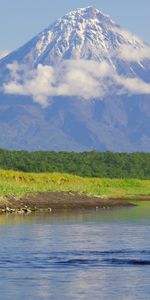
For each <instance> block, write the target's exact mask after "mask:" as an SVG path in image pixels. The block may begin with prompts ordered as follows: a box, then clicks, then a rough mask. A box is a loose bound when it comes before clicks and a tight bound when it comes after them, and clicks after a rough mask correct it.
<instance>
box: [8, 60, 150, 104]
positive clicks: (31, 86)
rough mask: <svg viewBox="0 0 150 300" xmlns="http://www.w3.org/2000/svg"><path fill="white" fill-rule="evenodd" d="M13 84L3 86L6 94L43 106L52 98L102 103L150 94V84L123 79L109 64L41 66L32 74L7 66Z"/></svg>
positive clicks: (69, 62)
mask: <svg viewBox="0 0 150 300" xmlns="http://www.w3.org/2000/svg"><path fill="white" fill-rule="evenodd" d="M7 67H8V69H9V71H10V80H9V81H8V82H7V83H4V85H3V91H4V92H5V93H6V94H17V95H24V96H31V97H32V98H33V100H34V101H35V102H37V103H39V104H40V105H42V106H47V105H48V103H49V102H48V101H49V100H48V99H49V97H55V96H75V97H80V98H84V99H86V100H88V99H89V100H90V99H93V98H98V99H100V100H101V99H103V97H105V96H106V95H107V94H112V93H113V91H114V88H115V87H116V85H119V86H120V88H121V89H116V90H115V92H116V93H120V92H121V93H130V94H150V84H149V83H146V82H144V81H142V80H141V79H139V78H136V77H135V78H131V77H129V78H128V77H123V76H120V75H119V74H118V73H117V72H116V71H114V70H113V68H112V67H111V66H110V65H109V64H108V63H107V62H106V61H102V62H100V63H99V62H95V61H87V60H65V61H63V62H61V63H59V65H56V66H55V67H52V66H44V65H40V64H39V65H38V67H37V68H36V69H35V70H29V69H28V68H27V67H26V66H25V65H19V64H18V63H16V62H14V63H13V64H11V65H8V66H7Z"/></svg>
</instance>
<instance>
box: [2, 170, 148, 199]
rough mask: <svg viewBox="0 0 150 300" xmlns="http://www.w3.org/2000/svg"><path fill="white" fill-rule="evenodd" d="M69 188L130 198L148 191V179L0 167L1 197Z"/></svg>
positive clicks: (101, 194)
mask: <svg viewBox="0 0 150 300" xmlns="http://www.w3.org/2000/svg"><path fill="white" fill-rule="evenodd" d="M47 191H59V192H60V191H72V192H79V193H85V194H87V195H93V196H94V195H95V196H104V197H114V198H120V197H121V198H130V197H133V196H134V197H135V196H136V195H139V194H144V195H148V194H150V180H137V179H107V178H104V179H98V178H82V177H79V176H74V175H68V174H59V173H50V174H47V173H40V174H37V173H36V174H35V173H23V172H16V171H5V170H0V199H1V201H3V199H4V198H6V197H9V196H13V195H14V196H16V197H17V196H18V197H20V196H23V195H25V194H27V193H38V192H47Z"/></svg>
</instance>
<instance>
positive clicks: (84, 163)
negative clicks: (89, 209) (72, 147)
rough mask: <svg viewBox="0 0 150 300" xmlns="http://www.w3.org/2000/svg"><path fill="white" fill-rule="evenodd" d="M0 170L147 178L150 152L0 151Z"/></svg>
mask: <svg viewBox="0 0 150 300" xmlns="http://www.w3.org/2000/svg"><path fill="white" fill-rule="evenodd" d="M0 169H5V170H17V171H23V172H35V173H40V172H42V173H52V172H59V173H68V174H74V175H79V176H82V177H98V178H139V179H150V153H143V152H141V153H140V152H137V153H112V152H109V151H108V152H95V151H92V152H82V153H75V152H49V151H48V152H42V151H39V152H38V151H37V152H27V151H8V150H4V149H0Z"/></svg>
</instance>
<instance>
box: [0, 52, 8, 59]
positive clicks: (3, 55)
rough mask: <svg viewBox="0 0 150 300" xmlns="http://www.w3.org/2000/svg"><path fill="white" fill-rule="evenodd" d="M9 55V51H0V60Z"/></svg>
mask: <svg viewBox="0 0 150 300" xmlns="http://www.w3.org/2000/svg"><path fill="white" fill-rule="evenodd" d="M9 53H10V51H9V50H3V51H0V59H2V58H4V57H5V56H7V55H8V54H9Z"/></svg>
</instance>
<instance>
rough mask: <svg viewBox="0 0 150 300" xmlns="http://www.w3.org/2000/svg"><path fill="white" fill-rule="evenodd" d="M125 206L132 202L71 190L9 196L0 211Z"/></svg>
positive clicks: (28, 211)
mask: <svg viewBox="0 0 150 300" xmlns="http://www.w3.org/2000/svg"><path fill="white" fill-rule="evenodd" d="M127 206H133V204H132V203H131V202H129V201H127V200H124V199H111V198H105V197H104V198H102V197H94V196H87V195H84V194H78V193H72V192H68V193H67V192H45V193H38V194H36V195H32V194H31V195H30V194H29V195H26V196H23V197H20V198H16V197H9V198H7V204H5V203H4V202H3V203H1V205H0V211H1V212H5V213H31V212H34V211H49V212H55V211H58V210H81V209H96V210H98V209H111V208H114V207H127Z"/></svg>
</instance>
